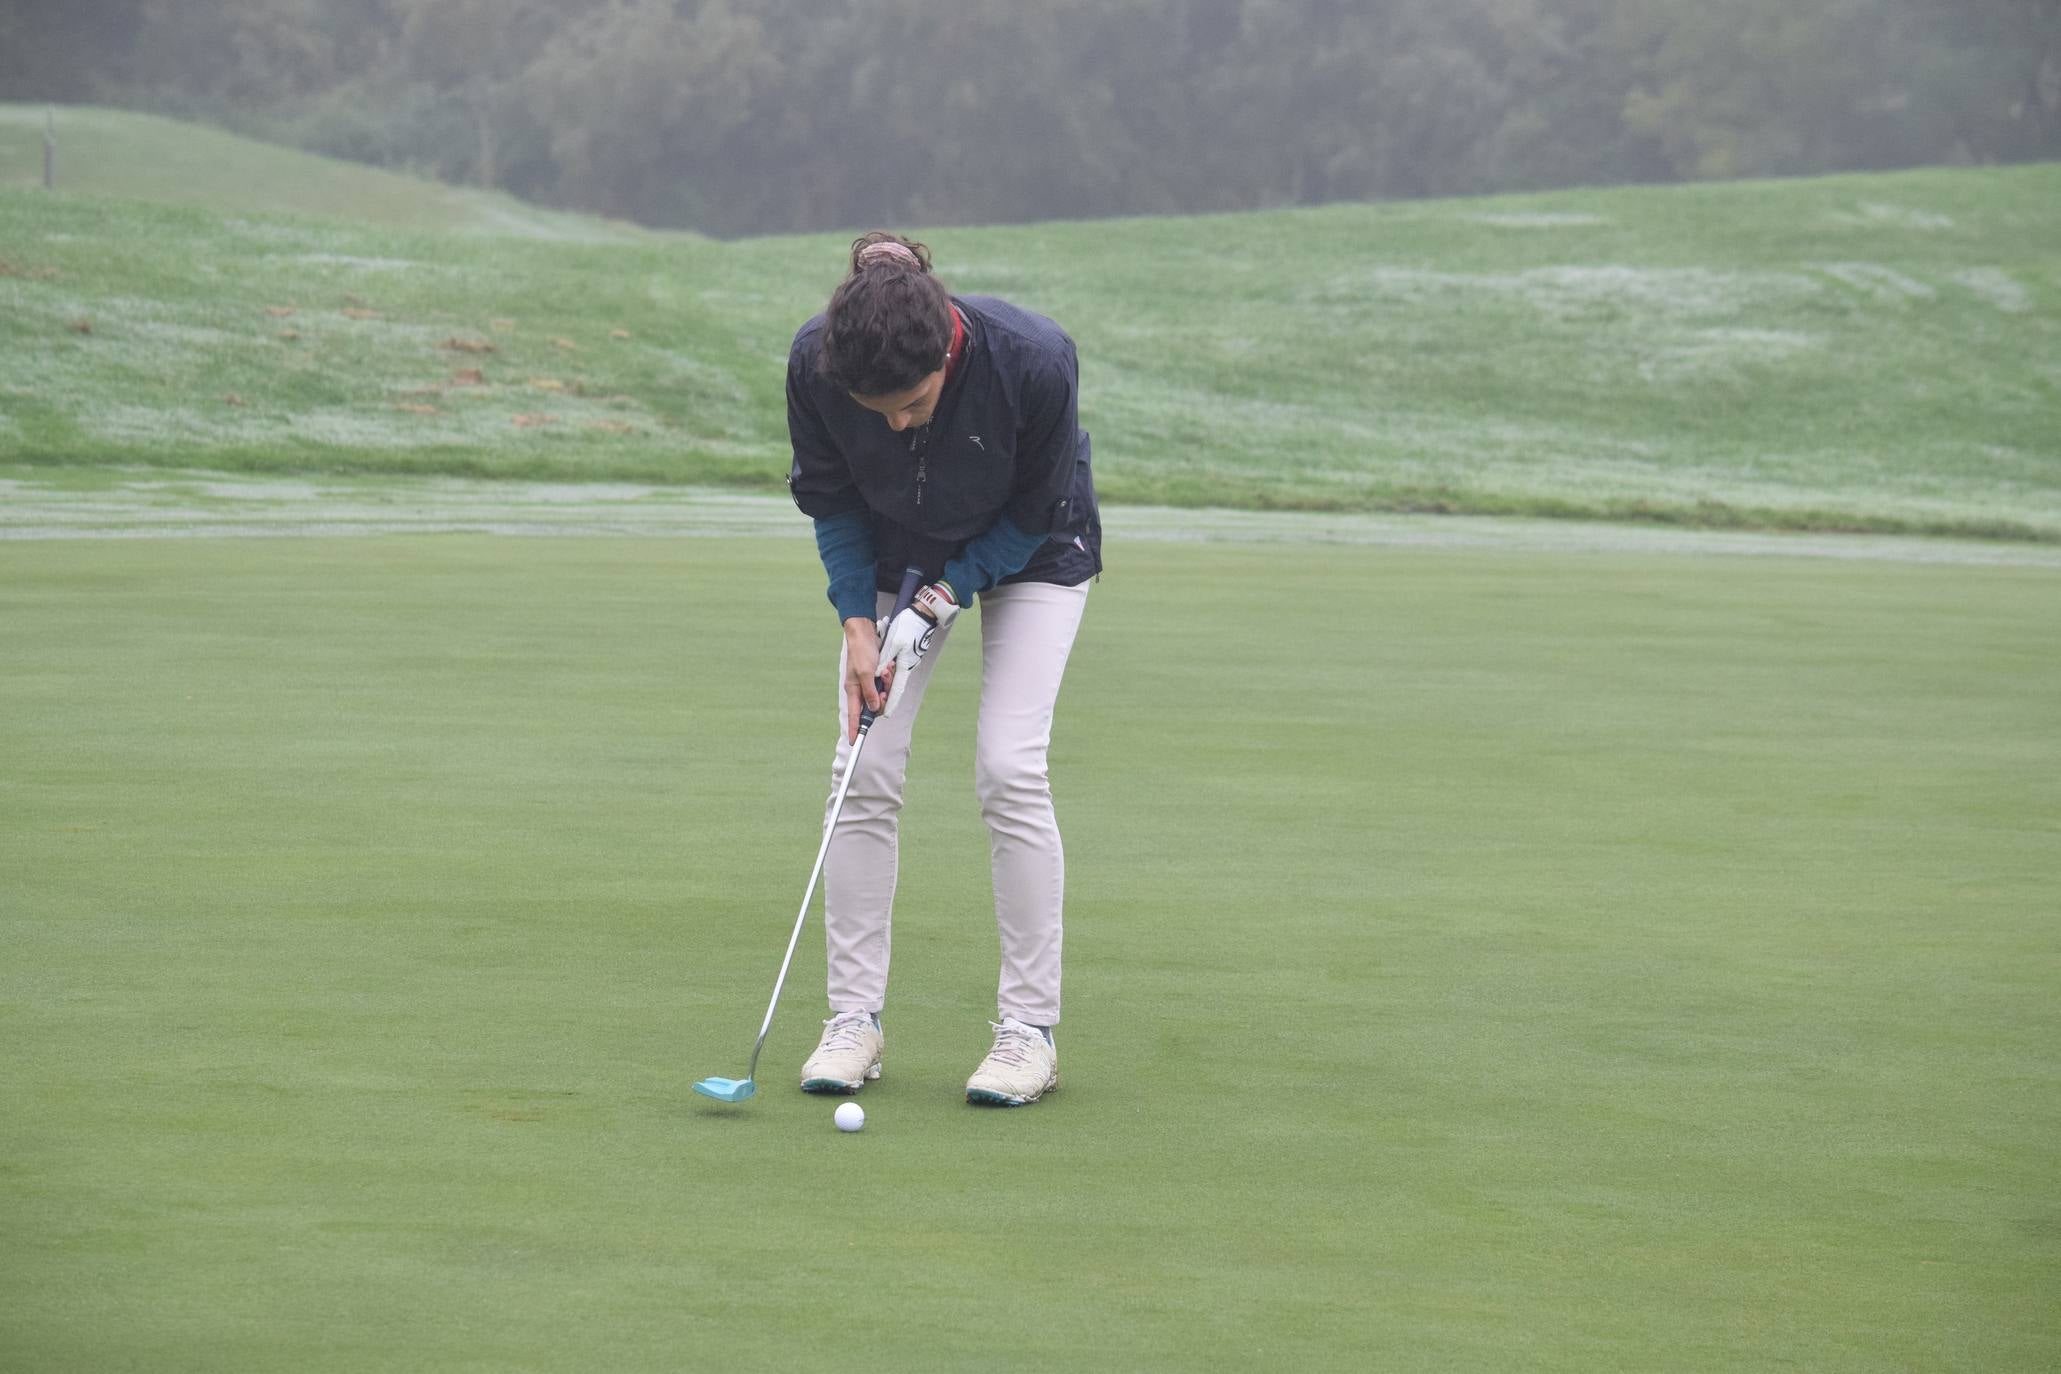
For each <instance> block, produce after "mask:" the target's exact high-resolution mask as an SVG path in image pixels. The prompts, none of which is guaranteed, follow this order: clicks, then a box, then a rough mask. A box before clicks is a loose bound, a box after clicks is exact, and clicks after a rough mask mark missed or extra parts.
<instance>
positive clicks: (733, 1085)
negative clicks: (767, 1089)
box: [694, 1078, 759, 1102]
mask: <svg viewBox="0 0 2061 1374" xmlns="http://www.w3.org/2000/svg"><path fill="white" fill-rule="evenodd" d="M758 1090H759V1089H758V1085H757V1084H756V1083H754V1082H752V1081H751V1080H750V1079H749V1078H704V1079H702V1080H701V1081H700V1082H699V1083H696V1084H695V1085H694V1091H696V1092H698V1093H700V1094H701V1095H702V1096H703V1097H713V1098H714V1099H715V1100H716V1101H718V1102H742V1101H744V1099H745V1098H747V1097H750V1096H751V1095H752V1094H753V1093H755V1092H757V1091H758Z"/></svg>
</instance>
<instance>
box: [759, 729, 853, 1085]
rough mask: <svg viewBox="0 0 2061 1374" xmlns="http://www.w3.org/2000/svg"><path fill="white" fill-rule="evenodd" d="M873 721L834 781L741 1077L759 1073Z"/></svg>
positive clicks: (847, 757) (846, 758)
mask: <svg viewBox="0 0 2061 1374" xmlns="http://www.w3.org/2000/svg"><path fill="white" fill-rule="evenodd" d="M872 728H873V722H872V721H870V720H862V721H860V722H859V737H858V738H857V739H856V740H854V741H852V751H851V753H850V754H848V755H847V756H846V757H845V764H844V777H843V778H842V779H841V780H840V781H839V782H838V784H837V797H836V799H835V800H833V801H832V802H831V803H830V816H829V818H828V819H827V820H826V821H824V823H823V842H822V843H821V844H819V845H817V846H816V866H815V867H814V868H811V869H810V870H809V886H808V889H807V890H806V891H805V892H803V893H802V902H801V910H800V911H799V912H797V913H796V914H795V918H794V933H793V934H791V935H789V936H788V937H787V953H786V954H785V955H783V956H782V957H781V960H780V976H779V977H777V978H775V979H774V980H773V1000H771V1001H770V1002H768V1003H766V1019H765V1020H764V1021H763V1022H761V1023H760V1025H759V1038H758V1039H757V1040H756V1041H754V1042H753V1043H752V1047H751V1067H750V1068H749V1069H746V1070H745V1073H744V1076H745V1077H746V1078H749V1079H756V1078H757V1077H758V1073H759V1051H760V1050H761V1049H763V1048H764V1047H765V1044H766V1033H767V1032H768V1031H770V1030H772V1029H773V1012H774V1010H775V1009H776V1008H778V1007H779V1005H780V990H781V989H782V988H784V987H786V986H787V969H788V966H789V965H791V964H792V963H793V962H794V950H795V946H796V945H798V944H800V943H801V933H802V926H803V925H805V924H806V923H807V922H808V919H809V903H810V902H812V901H814V900H815V899H816V880H817V879H819V878H821V877H822V876H823V860H824V859H825V858H826V857H827V856H828V855H829V853H830V837H831V836H832V835H833V834H835V833H836V831H837V818H838V817H839V816H840V815H842V814H843V813H844V799H845V794H846V793H848V792H850V791H851V790H852V778H853V776H854V775H855V774H856V773H857V772H858V771H859V754H860V752H861V751H862V750H864V749H865V747H866V735H867V732H868V731H870V730H871V729H872Z"/></svg>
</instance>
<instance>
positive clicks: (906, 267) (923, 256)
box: [852, 229, 930, 275]
mask: <svg viewBox="0 0 2061 1374" xmlns="http://www.w3.org/2000/svg"><path fill="white" fill-rule="evenodd" d="M869 267H892V268H898V269H900V270H902V271H904V272H921V273H927V272H929V271H930V250H929V249H928V248H926V247H924V246H923V245H922V244H920V243H916V242H914V241H912V240H910V239H905V238H903V237H902V236H901V235H900V234H890V233H888V232H887V231H885V230H882V229H875V230H874V231H873V232H871V233H869V234H861V235H860V236H859V237H858V238H856V239H854V240H853V241H852V272H853V274H854V275H857V274H858V273H860V272H863V271H865V270H866V269H867V268H869Z"/></svg>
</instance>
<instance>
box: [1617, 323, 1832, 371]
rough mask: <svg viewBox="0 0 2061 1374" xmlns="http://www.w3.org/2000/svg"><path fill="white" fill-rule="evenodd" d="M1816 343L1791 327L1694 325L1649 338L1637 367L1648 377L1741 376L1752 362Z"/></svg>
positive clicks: (1781, 357) (1769, 361) (1771, 360)
mask: <svg viewBox="0 0 2061 1374" xmlns="http://www.w3.org/2000/svg"><path fill="white" fill-rule="evenodd" d="M1821 347H1823V343H1822V341H1821V340H1819V339H1817V338H1815V337H1813V336H1812V335H1809V334H1805V333H1802V332H1800V331H1797V330H1793V329H1698V330H1694V331H1691V332H1689V333H1687V334H1685V335H1683V336H1681V337H1680V338H1676V339H1668V340H1657V341H1654V342H1652V343H1650V344H1649V345H1648V346H1647V347H1646V348H1644V349H1643V350H1641V352H1640V356H1639V358H1638V362H1637V368H1638V373H1639V376H1640V377H1641V378H1642V379H1644V380H1646V381H1648V382H1683V381H1703V382H1708V381H1714V380H1720V379H1735V380H1745V379H1746V378H1748V377H1750V376H1751V375H1752V372H1753V370H1754V369H1756V368H1760V367H1767V366H1771V365H1773V364H1776V363H1780V362H1783V361H1785V360H1786V359H1789V358H1791V357H1794V356H1795V355H1796V354H1799V353H1803V352H1807V351H1810V350H1812V349H1816V348H1821Z"/></svg>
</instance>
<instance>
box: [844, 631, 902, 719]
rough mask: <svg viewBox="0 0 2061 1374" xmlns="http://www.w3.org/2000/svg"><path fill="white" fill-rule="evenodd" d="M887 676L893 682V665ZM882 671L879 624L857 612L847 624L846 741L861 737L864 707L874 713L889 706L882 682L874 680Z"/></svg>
mask: <svg viewBox="0 0 2061 1374" xmlns="http://www.w3.org/2000/svg"><path fill="white" fill-rule="evenodd" d="M887 671H888V679H889V681H893V675H894V665H893V664H889V665H888V669H887ZM879 672H880V625H879V623H878V622H877V621H873V620H868V619H867V618H866V617H865V616H862V615H855V616H853V617H852V618H851V619H850V620H847V621H846V622H845V623H844V732H845V736H844V737H845V743H846V744H850V743H851V742H852V741H854V740H856V739H858V737H859V712H860V710H861V708H863V709H865V710H868V711H872V712H875V713H876V714H877V713H878V712H879V711H880V709H881V707H882V706H884V705H886V698H885V697H883V696H882V695H881V690H880V684H879V683H877V682H876V681H874V678H875V676H876V675H877V674H878V673H879Z"/></svg>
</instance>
